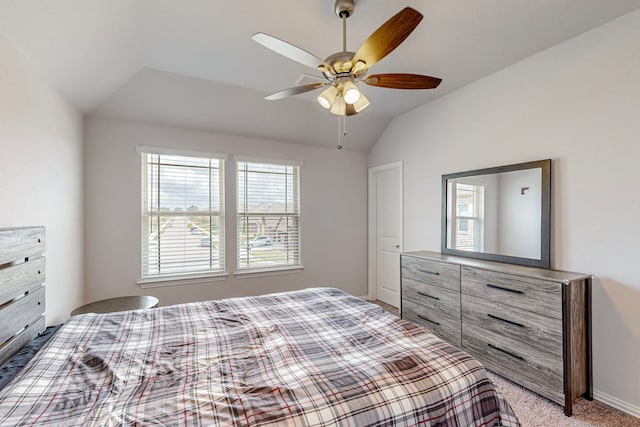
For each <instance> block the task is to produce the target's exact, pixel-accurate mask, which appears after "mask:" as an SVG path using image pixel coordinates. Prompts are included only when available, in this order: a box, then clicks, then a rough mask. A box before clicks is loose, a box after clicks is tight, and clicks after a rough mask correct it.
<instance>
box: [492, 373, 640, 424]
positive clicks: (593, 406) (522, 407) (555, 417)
mask: <svg viewBox="0 0 640 427" xmlns="http://www.w3.org/2000/svg"><path fill="white" fill-rule="evenodd" d="M489 377H490V378H491V380H492V381H493V382H494V383H495V384H496V386H497V387H498V389H499V390H500V391H501V392H502V394H504V396H505V397H506V399H507V402H509V404H510V405H511V407H512V408H513V411H514V412H515V413H516V416H517V417H518V419H519V420H520V423H521V424H522V427H550V426H554V427H555V426H558V427H639V426H640V419H638V418H635V417H632V416H631V415H628V414H625V413H624V412H621V411H618V410H617V409H614V408H612V407H610V406H607V405H605V404H604V403H602V402H598V401H596V400H594V401H591V402H590V401H588V400H586V399H582V398H580V399H578V400H576V403H575V404H574V406H573V416H572V417H566V416H565V415H564V409H563V408H562V407H561V406H560V405H557V404H555V403H553V402H551V401H550V400H547V399H545V398H543V397H540V396H538V395H537V394H535V393H533V392H530V391H529V390H525V389H524V388H522V387H520V386H519V385H517V384H514V383H512V382H511V381H508V380H506V379H504V378H502V377H500V376H498V375H496V374H494V373H492V372H490V373H489Z"/></svg>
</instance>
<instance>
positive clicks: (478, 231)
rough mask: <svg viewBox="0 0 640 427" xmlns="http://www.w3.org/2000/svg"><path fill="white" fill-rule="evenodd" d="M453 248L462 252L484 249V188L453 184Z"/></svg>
mask: <svg viewBox="0 0 640 427" xmlns="http://www.w3.org/2000/svg"><path fill="white" fill-rule="evenodd" d="M454 189H455V190H454V192H455V194H454V198H453V199H454V200H455V204H456V210H455V212H456V216H455V229H454V238H455V246H454V247H455V248H456V249H460V250H463V251H469V250H473V251H482V250H483V249H484V221H483V218H484V186H482V185H472V184H463V183H459V182H457V183H455V185H454Z"/></svg>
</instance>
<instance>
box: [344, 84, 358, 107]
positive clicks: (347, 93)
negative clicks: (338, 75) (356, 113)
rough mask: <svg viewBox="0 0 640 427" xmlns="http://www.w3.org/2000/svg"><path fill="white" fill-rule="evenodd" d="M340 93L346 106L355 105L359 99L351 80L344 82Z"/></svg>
mask: <svg viewBox="0 0 640 427" xmlns="http://www.w3.org/2000/svg"><path fill="white" fill-rule="evenodd" d="M342 93H343V94H344V102H346V103H347V104H355V103H356V102H358V100H359V99H360V91H359V90H358V88H357V87H356V85H355V83H353V82H352V81H351V80H348V81H347V82H345V84H344V87H343V88H342Z"/></svg>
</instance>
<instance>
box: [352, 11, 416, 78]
mask: <svg viewBox="0 0 640 427" xmlns="http://www.w3.org/2000/svg"><path fill="white" fill-rule="evenodd" d="M421 20H422V14H421V13H420V12H418V11H417V10H415V9H412V8H410V7H406V8H404V9H402V10H401V11H400V12H398V13H396V14H395V15H394V16H392V17H391V18H390V19H389V20H388V21H387V22H385V23H384V24H382V25H381V26H380V28H378V29H377V30H376V31H374V33H373V34H371V35H370V36H369V38H368V39H367V40H366V41H365V42H364V43H363V44H362V46H360V49H358V51H357V52H356V54H355V56H354V57H353V64H354V67H355V69H356V71H360V70H366V69H367V68H369V67H371V66H372V65H373V64H375V63H376V62H378V61H380V60H381V59H382V58H384V57H385V56H387V55H388V54H389V53H391V51H393V50H394V49H395V48H396V47H398V46H399V45H400V44H401V43H402V42H403V41H404V40H405V39H406V38H407V37H409V34H411V32H412V31H413V30H414V29H415V28H416V27H417V26H418V24H419V23H420V21H421Z"/></svg>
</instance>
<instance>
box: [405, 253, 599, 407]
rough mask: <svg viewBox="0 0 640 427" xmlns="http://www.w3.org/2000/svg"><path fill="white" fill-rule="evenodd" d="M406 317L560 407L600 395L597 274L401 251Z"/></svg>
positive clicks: (487, 366) (569, 405)
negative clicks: (595, 351) (594, 305)
mask: <svg viewBox="0 0 640 427" xmlns="http://www.w3.org/2000/svg"><path fill="white" fill-rule="evenodd" d="M400 259H401V262H400V264H401V307H400V312H401V316H402V317H403V318H404V319H407V320H410V321H412V322H414V323H417V324H419V325H422V326H424V327H426V328H427V329H430V330H431V331H432V332H433V333H434V334H435V335H437V336H439V337H440V338H442V339H443V340H445V341H447V342H449V343H451V344H453V345H455V346H457V347H459V348H462V349H463V350H465V351H466V352H468V353H469V354H471V355H473V356H474V357H475V358H477V359H478V360H479V361H480V362H482V363H483V365H484V366H485V367H486V368H488V369H490V370H491V371H493V372H496V373H497V374H500V375H502V376H504V377H506V378H508V379H510V380H512V381H514V382H516V383H518V384H520V385H522V386H523V387H526V388H528V389H529V390H531V391H534V392H536V393H538V394H540V395H542V396H544V397H546V398H548V399H550V400H552V401H554V402H556V403H558V404H560V405H563V406H564V410H565V414H566V415H568V416H571V414H572V406H573V402H574V400H575V399H576V398H577V397H579V396H580V395H583V396H584V397H585V398H587V399H589V400H591V399H592V398H593V380H592V378H593V375H592V355H591V354H592V353H591V280H592V279H591V276H590V275H587V274H579V273H570V272H565V271H557V270H547V269H541V268H534V267H524V266H517V265H512V264H504V263H497V262H490V261H481V260H475V259H471V258H464V257H458V256H451V255H443V254H441V253H438V252H426V251H421V252H408V253H403V254H402V255H401V258H400Z"/></svg>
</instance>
